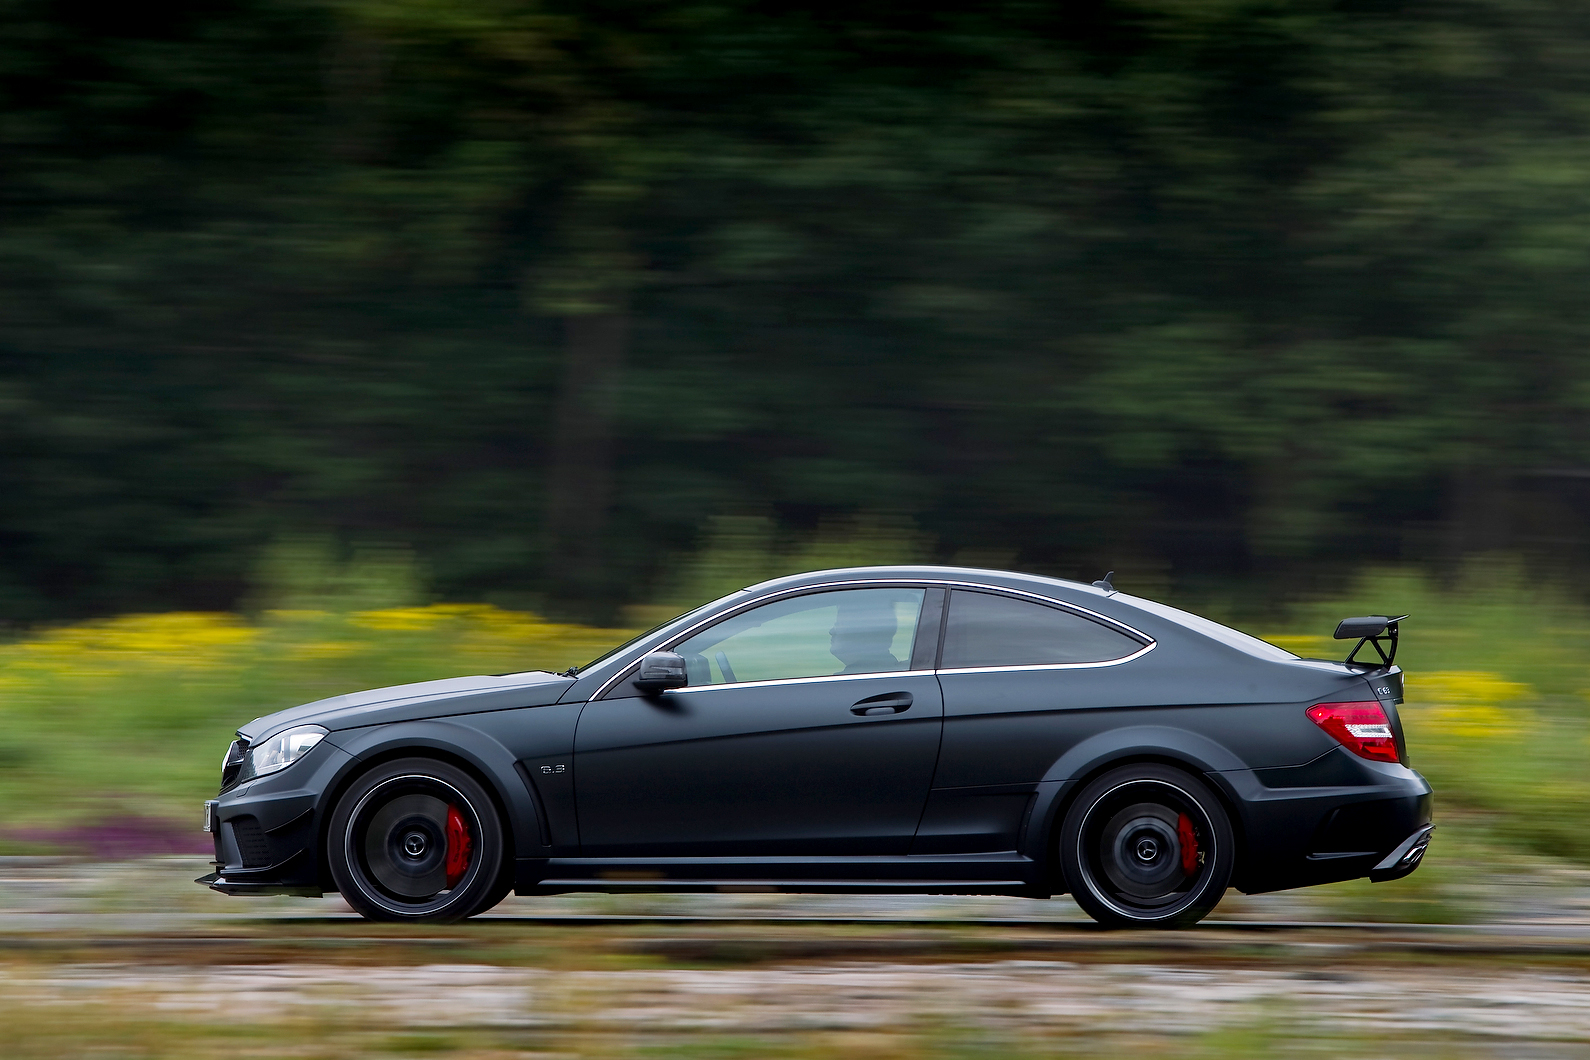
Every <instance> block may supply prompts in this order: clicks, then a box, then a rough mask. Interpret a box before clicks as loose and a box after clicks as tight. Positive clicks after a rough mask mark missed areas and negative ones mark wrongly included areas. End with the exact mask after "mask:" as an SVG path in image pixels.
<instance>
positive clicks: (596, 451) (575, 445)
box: [547, 312, 629, 616]
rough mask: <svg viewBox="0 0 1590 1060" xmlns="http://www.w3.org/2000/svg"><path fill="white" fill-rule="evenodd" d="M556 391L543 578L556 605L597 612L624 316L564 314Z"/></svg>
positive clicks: (603, 590)
mask: <svg viewBox="0 0 1590 1060" xmlns="http://www.w3.org/2000/svg"><path fill="white" fill-rule="evenodd" d="M564 323H565V338H564V343H565V345H564V361H563V383H562V390H561V391H560V393H559V395H558V407H557V421H556V424H555V425H554V432H555V433H554V435H553V444H552V466H551V468H550V469H549V475H548V483H547V533H548V537H549V539H550V540H549V545H550V548H549V564H550V566H549V570H548V575H549V577H548V582H549V586H550V589H551V592H552V597H553V599H554V600H555V601H556V602H557V603H558V604H560V605H561V606H562V607H564V608H567V609H571V610H574V611H578V612H581V613H583V614H585V615H587V616H590V615H595V614H596V613H597V612H599V611H600V610H601V608H602V606H603V605H604V604H605V603H606V602H607V599H606V598H607V597H608V596H609V595H611V589H612V583H611V579H610V578H609V577H608V575H607V572H606V570H605V569H604V564H603V560H604V548H603V544H604V541H605V535H606V530H607V517H608V510H609V508H610V507H611V504H612V490H613V411H614V404H615V400H616V397H617V391H618V385H619V377H620V375H621V373H622V371H623V366H624V347H625V344H626V342H627V341H628V335H629V317H628V315H627V314H626V313H623V312H610V313H597V314H590V315H583V316H569V317H565V318H564Z"/></svg>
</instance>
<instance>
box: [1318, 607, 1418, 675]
mask: <svg viewBox="0 0 1590 1060" xmlns="http://www.w3.org/2000/svg"><path fill="white" fill-rule="evenodd" d="M1407 617H1408V616H1407V615H1397V616H1396V617H1395V618H1393V617H1391V616H1389V615H1364V616H1363V617H1361V618H1344V619H1342V620H1341V622H1340V623H1338V624H1337V626H1336V633H1335V639H1336V640H1352V639H1353V638H1354V637H1357V638H1358V643H1357V644H1355V645H1353V650H1352V651H1350V652H1348V653H1347V658H1346V660H1345V662H1346V663H1347V665H1348V666H1362V667H1364V668H1365V669H1366V670H1383V669H1390V668H1391V664H1392V662H1393V661H1394V660H1395V659H1396V658H1397V623H1399V622H1401V621H1402V620H1403V619H1405V618H1407ZM1366 644H1367V645H1369V646H1370V647H1372V648H1374V649H1375V654H1376V655H1378V656H1380V661H1379V662H1370V661H1369V660H1367V659H1365V660H1363V661H1359V660H1357V659H1355V658H1354V656H1356V655H1357V654H1358V653H1359V652H1360V651H1363V649H1364V645H1366Z"/></svg>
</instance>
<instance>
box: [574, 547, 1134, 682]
mask: <svg viewBox="0 0 1590 1060" xmlns="http://www.w3.org/2000/svg"><path fill="white" fill-rule="evenodd" d="M891 587H901V588H935V589H936V588H944V589H970V590H972V591H974V592H985V593H993V594H995V595H1004V596H1018V597H1025V598H1026V599H1028V600H1032V601H1034V602H1035V603H1039V604H1043V605H1045V606H1047V607H1058V608H1060V609H1061V610H1063V611H1070V612H1072V613H1074V614H1078V615H1082V616H1084V617H1086V618H1091V619H1093V620H1094V621H1096V622H1101V623H1103V624H1104V625H1106V626H1109V627H1110V628H1112V629H1116V630H1119V631H1120V632H1122V633H1125V634H1127V635H1128V636H1131V637H1133V638H1135V639H1137V640H1140V641H1142V642H1143V647H1142V649H1141V650H1139V651H1135V652H1133V653H1132V654H1131V655H1127V656H1123V657H1122V658H1119V659H1111V660H1109V661H1108V662H1102V663H1037V664H1033V665H1030V666H1013V667H1012V666H993V667H983V666H977V667H967V668H965V669H961V668H956V669H954V670H937V671H935V670H883V671H881V673H883V674H899V673H972V672H979V671H986V672H990V673H993V672H998V671H1002V670H1049V669H1062V668H1063V669H1073V668H1077V667H1093V666H1115V665H1117V664H1119V663H1125V662H1131V661H1132V660H1133V659H1137V658H1140V657H1141V656H1142V655H1143V654H1144V653H1146V652H1148V651H1149V650H1150V649H1152V648H1153V647H1154V646H1155V645H1156V644H1157V643H1158V641H1156V640H1155V639H1154V638H1153V637H1150V636H1149V635H1148V634H1147V633H1144V632H1143V631H1142V630H1140V629H1135V628H1133V627H1132V626H1129V625H1127V624H1126V623H1125V622H1122V621H1121V620H1120V619H1116V618H1111V617H1110V616H1109V615H1101V614H1099V613H1098V612H1097V611H1094V610H1092V609H1090V608H1086V607H1083V606H1082V605H1081V604H1073V603H1071V602H1070V601H1069V600H1056V599H1055V598H1054V597H1052V596H1043V595H1041V594H1039V593H1032V592H1028V591H1027V590H1025V589H1011V588H1009V587H1007V586H1003V585H985V584H983V583H982V582H967V581H959V580H956V579H951V578H869V579H855V580H848V581H836V582H816V583H814V584H812V585H795V586H791V587H790V588H788V589H781V590H779V591H778V592H776V593H768V594H767V595H766V596H758V597H754V598H753V599H750V600H747V601H745V602H744V603H742V604H740V605H739V606H730V607H727V608H725V609H723V610H722V611H719V612H717V613H716V614H713V615H709V616H708V617H706V618H704V619H702V620H701V621H700V622H697V623H696V624H695V625H693V626H690V627H689V628H687V629H684V630H681V631H680V632H678V633H675V634H673V635H672V636H670V637H667V638H665V639H664V640H663V641H662V642H660V643H662V644H664V645H666V647H658V646H656V645H653V646H651V647H648V648H646V649H645V650H644V651H642V652H641V653H640V655H639V656H637V657H636V658H634V659H632V660H631V661H630V662H628V663H626V664H625V665H624V666H622V667H620V668H619V669H618V671H617V672H616V673H615V674H613V676H612V677H609V678H608V679H607V680H606V681H603V682H602V684H601V687H599V688H598V689H597V690H596V691H595V692H594V693H592V694H591V697H590V698H589V699H588V700H586V702H588V703H594V702H595V701H596V700H598V699H601V698H602V697H603V696H605V695H607V693H608V692H609V691H611V690H612V688H613V686H614V685H616V684H618V683H619V682H620V681H622V680H624V678H626V677H627V676H629V674H630V671H631V670H633V669H634V668H635V666H637V665H638V664H639V663H640V660H641V658H642V657H644V656H645V655H646V653H647V652H652V651H670V650H672V649H673V648H674V647H675V646H677V645H679V644H681V643H683V642H684V641H685V640H686V639H688V638H689V637H690V636H692V635H693V634H694V633H696V632H697V631H698V630H702V629H705V628H706V627H708V626H711V625H715V624H716V623H718V622H721V621H723V620H724V619H727V618H732V617H733V616H735V615H738V614H741V613H742V612H745V611H749V610H750V609H751V608H753V607H760V606H761V605H763V604H767V603H772V602H773V601H775V600H782V599H783V598H785V597H787V596H803V595H806V594H808V593H818V592H828V591H829V590H833V589H886V588H891ZM739 591H740V592H744V591H745V590H744V589H741V590H739ZM945 603H946V605H947V604H948V603H949V601H948V600H947V599H946V600H945ZM687 614H688V612H687ZM914 639H915V638H914V636H913V641H914ZM877 676H879V675H878V674H814V675H812V676H811V677H785V678H779V679H778V680H779V681H781V682H787V681H812V680H817V679H821V678H833V677H877ZM768 683H770V682H765V681H739V682H736V683H734V684H722V685H694V686H692V685H686V686H685V687H686V688H744V687H746V686H748V685H761V684H768ZM669 691H670V692H679V691H682V690H681V689H677V688H674V689H670V690H669Z"/></svg>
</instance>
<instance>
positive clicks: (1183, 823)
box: [447, 814, 1198, 876]
mask: <svg viewBox="0 0 1590 1060" xmlns="http://www.w3.org/2000/svg"><path fill="white" fill-rule="evenodd" d="M448 821H449V823H451V821H452V818H451V817H449V818H448ZM449 834H451V832H449ZM1176 841H1177V842H1179V843H1180V844H1181V871H1183V872H1185V873H1186V874H1187V875H1189V876H1191V875H1192V874H1193V873H1195V872H1197V871H1198V833H1197V832H1194V831H1193V826H1192V818H1191V817H1188V816H1187V815H1186V814H1182V815H1181V816H1180V817H1177V818H1176ZM448 850H449V851H451V850H452V848H451V847H449V848H448ZM447 864H448V865H449V866H451V865H452V864H453V863H452V861H448V863H447ZM448 871H449V872H451V871H452V869H451V868H449V869H448Z"/></svg>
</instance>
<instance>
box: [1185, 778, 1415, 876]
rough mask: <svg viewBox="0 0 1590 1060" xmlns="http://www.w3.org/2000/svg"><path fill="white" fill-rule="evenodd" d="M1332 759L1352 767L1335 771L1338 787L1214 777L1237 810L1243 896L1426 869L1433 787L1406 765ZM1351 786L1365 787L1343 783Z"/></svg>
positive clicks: (1334, 785) (1238, 872)
mask: <svg viewBox="0 0 1590 1060" xmlns="http://www.w3.org/2000/svg"><path fill="white" fill-rule="evenodd" d="M1330 754H1331V755H1336V756H1339V758H1341V759H1345V761H1338V762H1335V763H1333V764H1332V766H1333V768H1332V772H1333V773H1334V776H1332V778H1331V779H1333V780H1337V781H1338V783H1335V784H1331V785H1329V786H1308V787H1287V786H1280V787H1278V786H1271V785H1267V784H1265V783H1262V782H1261V779H1260V774H1259V773H1257V772H1256V771H1253V770H1225V771H1221V772H1219V773H1212V774H1209V776H1210V779H1212V780H1214V781H1216V783H1218V784H1220V786H1221V787H1222V788H1223V789H1224V790H1225V791H1226V793H1227V794H1228V795H1229V796H1230V797H1231V800H1232V802H1233V803H1234V805H1235V808H1236V810H1237V817H1238V821H1237V824H1238V827H1239V828H1240V830H1241V838H1240V845H1241V848H1242V850H1241V856H1240V858H1239V864H1238V868H1237V876H1236V879H1235V880H1234V881H1233V884H1234V886H1236V887H1237V888H1238V889H1239V890H1242V891H1245V892H1247V893H1249V894H1253V893H1257V892H1262V891H1279V890H1285V889H1288V888H1292V887H1308V886H1312V885H1315V884H1321V883H1337V882H1340V881H1342V880H1356V879H1362V878H1365V877H1367V878H1369V879H1371V880H1374V881H1377V882H1378V881H1382V880H1394V879H1398V878H1400V877H1403V876H1406V875H1408V874H1409V873H1411V872H1413V871H1414V870H1415V869H1417V868H1418V867H1419V864H1420V862H1421V860H1422V859H1423V856H1424V850H1425V847H1426V846H1427V845H1428V843H1429V839H1430V833H1431V831H1432V827H1431V824H1430V817H1431V793H1430V785H1429V784H1428V783H1427V782H1426V781H1425V779H1424V778H1423V777H1422V776H1420V775H1419V774H1418V773H1416V772H1414V771H1413V770H1411V769H1409V768H1407V767H1406V766H1402V765H1396V764H1392V763H1386V762H1369V761H1365V760H1364V759H1360V758H1357V757H1356V756H1353V755H1352V754H1351V753H1350V752H1348V751H1346V750H1340V751H1332V752H1330ZM1316 775H1317V774H1316ZM1265 779H1271V780H1273V779H1275V778H1274V777H1273V775H1272V776H1270V777H1266V778H1265ZM1348 780H1355V781H1358V783H1340V781H1348Z"/></svg>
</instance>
